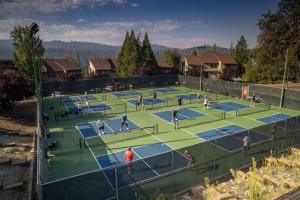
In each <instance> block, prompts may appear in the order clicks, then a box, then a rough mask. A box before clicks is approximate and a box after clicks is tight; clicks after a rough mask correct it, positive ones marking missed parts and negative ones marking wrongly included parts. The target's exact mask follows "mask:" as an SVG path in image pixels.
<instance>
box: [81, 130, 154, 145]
mask: <svg viewBox="0 0 300 200" xmlns="http://www.w3.org/2000/svg"><path fill="white" fill-rule="evenodd" d="M157 130H158V125H154V126H149V127H142V128H138V129H132V130H128V131H121V132H114V133H110V134H104V135H100V136H95V137H89V138H85V139H84V145H85V147H86V148H88V147H97V146H106V145H107V144H113V143H118V142H120V141H126V140H132V139H137V138H143V137H147V136H151V135H152V134H156V133H157Z"/></svg>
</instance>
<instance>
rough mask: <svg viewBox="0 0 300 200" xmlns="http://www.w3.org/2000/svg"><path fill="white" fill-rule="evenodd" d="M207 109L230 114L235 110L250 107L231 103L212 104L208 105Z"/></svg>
mask: <svg viewBox="0 0 300 200" xmlns="http://www.w3.org/2000/svg"><path fill="white" fill-rule="evenodd" d="M209 107H211V108H214V109H219V110H223V111H224V112H231V111H235V110H240V109H246V108H250V106H246V105H242V104H239V103H233V102H224V103H213V104H211V105H209Z"/></svg>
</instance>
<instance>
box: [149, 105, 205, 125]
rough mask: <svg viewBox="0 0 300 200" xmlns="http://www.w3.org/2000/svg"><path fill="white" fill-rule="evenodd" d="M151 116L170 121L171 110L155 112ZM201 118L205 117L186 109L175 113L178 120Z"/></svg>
mask: <svg viewBox="0 0 300 200" xmlns="http://www.w3.org/2000/svg"><path fill="white" fill-rule="evenodd" d="M153 114H154V115H156V116H158V117H160V118H162V119H163V120H165V121H167V122H171V121H172V110H168V111H161V112H155V113H153ZM202 116H205V115H204V114H202V113H199V112H196V111H193V110H190V109H188V108H184V109H180V110H179V111H178V113H177V119H178V120H183V119H192V118H197V117H202Z"/></svg>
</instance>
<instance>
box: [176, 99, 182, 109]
mask: <svg viewBox="0 0 300 200" xmlns="http://www.w3.org/2000/svg"><path fill="white" fill-rule="evenodd" d="M177 101H178V110H180V109H181V106H182V98H181V97H178V100H177Z"/></svg>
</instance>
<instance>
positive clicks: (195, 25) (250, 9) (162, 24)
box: [0, 0, 279, 48]
mask: <svg viewBox="0 0 300 200" xmlns="http://www.w3.org/2000/svg"><path fill="white" fill-rule="evenodd" d="M278 1H279V0H10V1H8V0H0V39H9V37H10V36H9V35H10V31H11V30H13V27H15V26H17V25H22V26H24V25H28V26H29V25H30V24H31V23H32V22H33V21H35V22H37V23H38V24H39V26H40V30H41V31H40V37H41V38H42V39H43V40H45V41H50V40H62V41H86V42H96V43H102V44H108V45H116V46H119V45H121V44H122V42H123V40H124V36H125V32H126V30H128V31H130V30H132V29H133V30H134V31H135V33H136V34H139V33H140V34H141V35H144V33H145V32H147V33H148V35H149V39H150V42H151V43H152V44H160V45H164V46H168V47H173V48H189V47H194V46H199V45H204V44H207V45H213V44H216V45H217V46H221V47H227V48H229V47H230V44H231V42H232V43H233V44H235V43H236V41H237V40H238V39H239V38H240V36H241V35H244V36H245V38H246V40H247V43H248V46H249V47H250V48H253V47H255V46H256V40H257V36H258V34H259V29H258V27H257V25H256V24H257V22H258V20H259V19H260V18H261V17H262V14H264V13H266V12H267V11H269V10H271V11H273V12H274V11H276V9H277V4H278Z"/></svg>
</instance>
